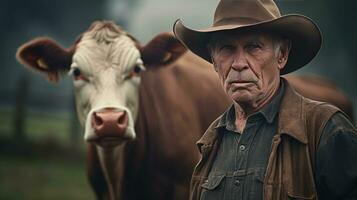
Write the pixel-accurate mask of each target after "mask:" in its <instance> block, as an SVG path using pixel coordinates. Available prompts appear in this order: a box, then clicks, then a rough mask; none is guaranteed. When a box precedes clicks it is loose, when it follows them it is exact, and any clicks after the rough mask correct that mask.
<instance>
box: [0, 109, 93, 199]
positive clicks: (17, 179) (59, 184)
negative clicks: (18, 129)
mask: <svg viewBox="0 0 357 200" xmlns="http://www.w3.org/2000/svg"><path fill="white" fill-rule="evenodd" d="M27 116H29V117H28V118H27V119H26V123H25V129H24V130H25V132H26V137H27V145H28V147H27V148H26V149H25V150H22V151H19V148H18V147H17V148H16V147H15V146H14V147H12V145H8V143H7V142H6V141H12V140H13V135H14V133H13V132H14V127H13V112H12V110H11V109H9V108H5V109H4V108H0V139H1V142H2V143H0V145H2V146H0V147H1V148H0V200H56V199H58V200H59V199H61V200H63V199H66V200H82V199H83V200H84V199H86V200H94V199H95V198H94V195H93V193H92V191H91V189H90V187H89V184H88V181H87V177H86V174H85V173H86V172H85V169H86V168H85V158H84V153H83V152H84V151H85V142H84V141H83V140H82V137H81V135H80V138H79V141H78V146H79V148H77V151H78V152H77V153H76V155H75V156H73V155H70V154H71V149H70V145H71V141H70V134H69V131H70V123H71V122H70V115H69V113H66V112H39V111H31V110H30V111H29V112H28V113H27ZM78 134H82V133H81V132H80V133H78ZM4 141H5V142H4ZM44 144H45V145H44ZM52 144H55V145H52ZM39 145H40V146H41V148H38V146H39ZM5 146H6V148H4V147H5ZM32 146H33V147H34V148H32ZM55 147H56V148H55ZM35 148H36V149H37V150H36V151H33V149H35ZM4 149H5V150H6V151H4ZM57 149H59V150H61V151H57ZM1 150H2V151H1ZM57 152H58V155H56V154H57ZM67 154H68V156H66V155H67Z"/></svg>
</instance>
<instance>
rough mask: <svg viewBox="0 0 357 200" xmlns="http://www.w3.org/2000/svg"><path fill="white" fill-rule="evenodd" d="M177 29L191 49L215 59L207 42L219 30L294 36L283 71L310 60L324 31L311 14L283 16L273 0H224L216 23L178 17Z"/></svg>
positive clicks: (180, 36)
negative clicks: (194, 25) (191, 24)
mask: <svg viewBox="0 0 357 200" xmlns="http://www.w3.org/2000/svg"><path fill="white" fill-rule="evenodd" d="M173 29H174V30H173V31H174V33H175V36H176V38H178V39H179V40H180V41H181V42H182V43H183V44H184V45H185V46H186V47H187V48H188V49H190V50H191V51H192V52H193V53H195V54H197V55H198V56H200V57H201V58H203V59H205V60H207V61H208V62H211V63H212V60H211V56H210V53H209V52H208V49H207V44H208V42H209V41H210V37H212V35H214V33H216V32H223V31H232V30H234V31H239V30H242V31H243V30H254V31H258V32H269V33H273V34H276V35H280V36H282V37H287V38H289V39H290V40H291V42H292V45H291V50H290V54H289V58H288V62H287V64H286V66H285V67H284V68H283V69H282V71H281V74H287V73H290V72H293V71H295V70H297V69H299V68H301V67H303V66H304V65H306V64H307V63H309V62H310V61H311V60H312V59H313V58H314V57H315V55H316V54H317V52H318V51H319V49H320V47H321V40H322V38H321V37H322V36H321V32H320V30H319V28H318V27H317V25H316V24H315V23H314V22H313V21H312V20H311V19H310V18H308V17H306V16H303V15H298V14H290V15H283V16H281V14H280V11H279V9H278V7H277V6H276V4H275V3H274V1H273V0H221V1H220V2H219V4H218V6H217V8H216V12H215V14H214V20H213V25H212V26H211V27H208V28H206V29H202V30H193V29H190V28H188V27H186V26H185V25H183V23H182V22H181V20H177V21H176V22H175V24H174V27H173Z"/></svg>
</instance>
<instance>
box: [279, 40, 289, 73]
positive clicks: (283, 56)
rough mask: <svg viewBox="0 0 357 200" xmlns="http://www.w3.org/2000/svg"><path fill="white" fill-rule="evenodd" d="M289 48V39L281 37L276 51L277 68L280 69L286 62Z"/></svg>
mask: <svg viewBox="0 0 357 200" xmlns="http://www.w3.org/2000/svg"><path fill="white" fill-rule="evenodd" d="M290 49H291V41H290V40H289V39H282V41H281V46H280V49H279V52H278V57H277V58H278V64H279V69H280V70H282V69H283V68H284V67H285V65H286V63H287V62H288V58H289V53H290Z"/></svg>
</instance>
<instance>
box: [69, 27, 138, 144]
mask: <svg viewBox="0 0 357 200" xmlns="http://www.w3.org/2000/svg"><path fill="white" fill-rule="evenodd" d="M143 69H144V67H143V62H142V60H141V57H140V52H139V50H138V49H137V48H136V46H135V43H134V42H133V40H132V39H131V38H129V37H128V36H127V35H126V34H123V33H117V32H113V31H111V30H109V29H106V28H104V29H101V30H95V28H94V30H92V31H90V32H87V33H86V34H84V35H83V37H82V39H81V41H80V42H79V43H78V44H77V47H76V50H75V53H74V55H73V59H72V64H71V69H70V72H69V74H70V75H72V76H73V78H74V87H75V97H76V107H77V113H78V116H79V120H80V122H81V124H82V125H84V127H85V135H84V138H85V140H87V141H96V142H98V143H99V144H102V145H104V146H105V145H117V144H118V143H121V142H123V141H125V140H131V139H134V138H135V137H136V133H135V130H134V124H135V119H136V116H137V113H138V106H139V85H140V76H139V75H138V74H139V72H140V70H143ZM104 126H105V127H104ZM118 127H119V128H118ZM118 132H120V133H118Z"/></svg>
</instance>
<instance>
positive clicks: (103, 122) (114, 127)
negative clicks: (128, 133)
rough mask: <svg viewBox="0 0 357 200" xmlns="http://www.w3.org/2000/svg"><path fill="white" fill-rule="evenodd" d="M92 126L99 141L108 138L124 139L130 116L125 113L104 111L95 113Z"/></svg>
mask: <svg viewBox="0 0 357 200" xmlns="http://www.w3.org/2000/svg"><path fill="white" fill-rule="evenodd" d="M92 126H93V129H94V132H95V133H96V135H97V136H98V139H102V138H107V137H114V138H123V137H125V136H124V135H125V130H126V128H127V127H128V115H127V114H126V112H125V111H113V110H104V111H101V112H94V113H93V115H92Z"/></svg>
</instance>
